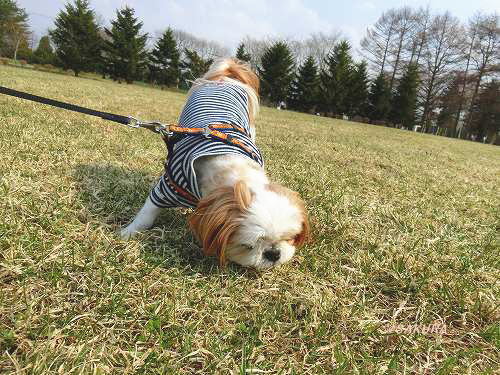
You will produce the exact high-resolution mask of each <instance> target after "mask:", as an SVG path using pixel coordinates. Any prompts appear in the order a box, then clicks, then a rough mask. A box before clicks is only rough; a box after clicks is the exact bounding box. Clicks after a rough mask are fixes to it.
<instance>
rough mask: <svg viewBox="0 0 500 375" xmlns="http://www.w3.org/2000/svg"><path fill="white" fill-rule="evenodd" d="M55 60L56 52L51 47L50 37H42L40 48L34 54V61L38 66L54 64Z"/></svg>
mask: <svg viewBox="0 0 500 375" xmlns="http://www.w3.org/2000/svg"><path fill="white" fill-rule="evenodd" d="M54 58H55V56H54V50H53V49H52V46H51V45H50V39H49V36H48V35H45V36H42V38H41V39H40V42H39V43H38V48H37V49H36V50H35V52H34V53H33V61H34V62H35V63H36V64H53V63H54Z"/></svg>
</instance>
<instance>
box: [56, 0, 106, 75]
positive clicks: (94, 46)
mask: <svg viewBox="0 0 500 375" xmlns="http://www.w3.org/2000/svg"><path fill="white" fill-rule="evenodd" d="M55 26H56V27H55V29H54V30H52V31H50V33H49V34H50V37H51V39H52V41H53V43H54V45H55V46H56V54H57V58H58V61H59V62H60V63H61V65H62V67H63V68H64V69H72V70H73V72H74V73H75V76H78V74H79V73H80V72H82V71H87V72H88V71H93V70H94V69H95V64H96V60H97V58H96V56H99V55H100V53H101V46H102V40H101V38H100V36H99V26H98V25H97V22H96V18H95V13H94V11H93V10H92V9H90V7H89V2H88V1H87V0H75V2H74V4H70V3H68V4H66V7H65V10H62V11H61V12H60V13H59V15H58V16H57V18H56V21H55Z"/></svg>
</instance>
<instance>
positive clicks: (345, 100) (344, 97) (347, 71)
mask: <svg viewBox="0 0 500 375" xmlns="http://www.w3.org/2000/svg"><path fill="white" fill-rule="evenodd" d="M353 71H354V67H353V61H352V57H351V46H350V45H349V43H348V42H347V41H345V40H344V41H341V42H340V43H338V44H337V45H336V46H335V47H334V48H333V51H332V52H331V53H330V54H329V55H328V56H327V57H326V59H325V63H324V69H323V70H322V72H321V96H322V108H323V110H324V111H326V112H331V113H335V114H338V115H341V114H344V113H345V114H347V113H349V109H350V98H349V94H350V91H351V84H352V80H353Z"/></svg>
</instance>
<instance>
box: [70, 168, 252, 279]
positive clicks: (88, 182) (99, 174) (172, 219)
mask: <svg viewBox="0 0 500 375" xmlns="http://www.w3.org/2000/svg"><path fill="white" fill-rule="evenodd" d="M74 178H75V180H76V181H77V189H78V193H77V197H78V200H79V201H80V202H81V203H82V204H83V206H84V207H85V209H86V211H87V214H88V217H87V218H86V219H84V220H87V221H91V220H97V221H98V222H101V223H102V224H103V225H105V226H108V227H110V228H114V229H115V230H118V228H119V227H120V226H123V225H126V224H127V223H129V222H130V221H131V220H132V218H133V217H134V215H135V214H136V213H137V211H138V210H139V209H140V208H141V207H142V204H143V203H144V200H145V199H146V197H147V196H148V194H149V191H150V188H151V186H152V185H153V184H154V182H155V181H156V178H157V177H156V176H151V175H148V174H145V173H144V172H142V171H138V170H133V169H127V168H123V167H119V166H114V165H100V164H90V165H79V166H77V168H76V169H75V172H74ZM187 216H188V214H186V213H185V212H183V210H181V209H165V210H163V212H162V213H161V215H160V216H159V217H158V219H157V220H156V223H155V225H154V226H153V228H151V229H150V230H148V231H146V232H144V233H143V234H140V235H138V236H137V237H136V238H134V239H133V240H132V241H138V242H140V243H141V244H142V245H143V246H142V256H143V257H144V259H145V260H146V261H147V262H148V263H149V264H151V265H153V266H159V267H163V268H168V269H171V268H176V269H178V270H182V273H185V274H193V273H202V274H212V273H220V272H221V269H220V268H219V266H218V264H217V260H216V259H215V258H212V257H210V258H208V257H206V256H204V255H203V254H202V252H201V250H200V248H199V246H198V245H197V244H196V243H195V240H194V237H193V235H192V234H191V232H190V230H189V228H188V224H187ZM114 235H115V236H117V235H116V234H114ZM226 271H228V272H229V273H233V274H234V273H235V274H238V275H241V274H242V273H244V274H246V275H247V276H248V277H252V274H253V272H246V271H245V270H244V269H242V268H240V267H237V266H230V267H228V268H226V269H225V270H224V271H223V272H226Z"/></svg>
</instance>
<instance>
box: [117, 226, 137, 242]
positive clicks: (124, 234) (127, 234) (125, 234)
mask: <svg viewBox="0 0 500 375" xmlns="http://www.w3.org/2000/svg"><path fill="white" fill-rule="evenodd" d="M136 233H137V232H136V231H134V230H132V229H131V228H130V227H125V228H121V229H119V230H118V231H117V234H118V235H119V236H120V238H121V239H122V240H128V239H130V238H132V237H134V235H135V234H136Z"/></svg>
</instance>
